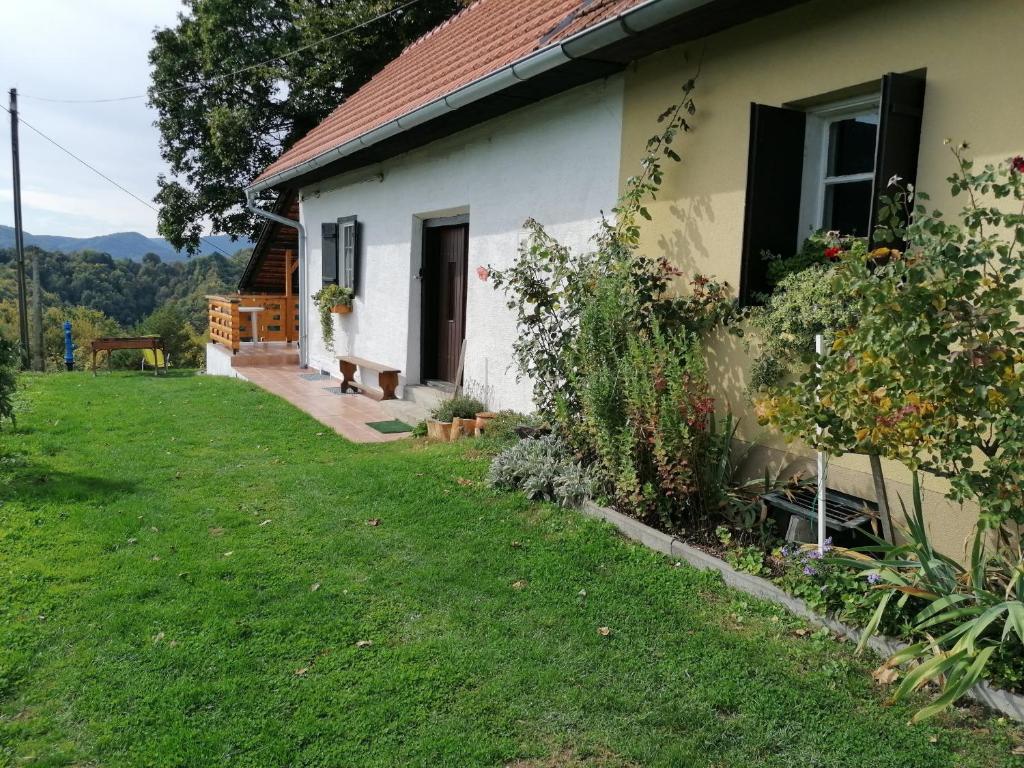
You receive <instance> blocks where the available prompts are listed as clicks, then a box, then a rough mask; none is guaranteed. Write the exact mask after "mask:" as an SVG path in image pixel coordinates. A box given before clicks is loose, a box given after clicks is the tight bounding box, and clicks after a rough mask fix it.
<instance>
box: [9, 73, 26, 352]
mask: <svg viewBox="0 0 1024 768" xmlns="http://www.w3.org/2000/svg"><path fill="white" fill-rule="evenodd" d="M11 162H12V163H13V165H14V247H15V250H16V252H17V259H18V326H19V330H20V331H21V364H22V367H23V368H28V360H29V344H28V290H27V288H26V286H25V233H24V232H23V231H22V228H21V162H20V161H19V158H18V89H17V88H11Z"/></svg>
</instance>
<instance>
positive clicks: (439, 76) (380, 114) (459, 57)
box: [256, 0, 642, 181]
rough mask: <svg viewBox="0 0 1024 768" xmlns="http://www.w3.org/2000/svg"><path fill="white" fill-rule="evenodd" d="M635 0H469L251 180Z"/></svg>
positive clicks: (358, 133)
mask: <svg viewBox="0 0 1024 768" xmlns="http://www.w3.org/2000/svg"><path fill="white" fill-rule="evenodd" d="M640 2H642V0H477V1H476V2H474V3H473V4H472V5H470V6H469V7H468V8H466V9H465V10H463V11H460V12H459V13H458V14H456V15H455V16H453V17H452V18H451V19H449V20H448V21H446V22H444V23H443V24H441V25H440V26H438V27H436V28H435V29H433V30H431V31H430V32H428V33H427V34H425V35H424V36H423V37H421V38H420V39H419V40H417V41H416V42H414V43H412V45H410V46H409V47H408V48H406V49H405V50H404V51H403V52H402V53H401V54H400V55H399V56H398V57H397V58H395V59H394V60H393V61H391V62H390V63H389V64H388V65H387V66H385V67H384V69H382V70H381V71H380V72H378V73H377V74H376V75H375V76H374V77H372V78H371V79H370V80H369V81H368V82H367V83H366V84H365V85H364V86H363V87H362V88H360V89H359V90H358V91H356V92H355V93H354V94H352V96H351V97H349V98H348V99H347V100H346V101H345V102H344V103H343V104H342V105H341V106H339V107H338V108H337V109H335V110H334V112H332V113H331V114H330V115H329V116H328V117H327V118H326V119H325V120H324V121H323V122H322V123H321V124H320V125H318V126H317V127H316V128H314V129H313V130H312V131H310V132H309V133H307V134H306V135H305V136H303V137H302V138H301V139H299V140H298V141H297V142H296V143H295V144H294V145H293V146H292V147H291V149H289V150H288V151H287V152H285V153H284V154H282V155H281V157H279V158H278V159H277V160H275V161H274V162H273V163H272V164H271V165H270V166H269V167H268V168H267V169H266V170H265V171H263V173H262V174H260V176H259V178H258V179H257V180H256V181H262V180H263V179H266V178H268V177H270V176H273V175H274V174H277V173H280V172H281V171H285V170H288V169H290V168H294V167H295V166H297V165H299V164H301V163H304V162H306V161H307V160H310V159H312V158H314V157H316V156H318V155H320V154H322V153H324V152H327V151H329V150H331V149H334V148H335V147H338V146H341V145H342V144H344V143H346V142H348V141H351V140H352V139H355V138H357V137H359V136H362V135H363V134H365V133H368V132H369V131H372V130H373V129H375V128H379V127H380V126H382V125H385V124H387V123H389V122H391V121H392V120H395V119H396V118H399V117H401V116H403V115H406V114H408V113H410V112H412V111H414V110H416V109H417V108H419V107H422V106H424V105H425V104H428V103H430V102H432V101H434V100H435V99H438V98H441V97H443V96H446V95H448V94H450V93H452V92H453V91H455V90H457V89H458V88H460V87H462V86H464V85H467V84H469V83H471V82H473V81H474V80H478V79H480V78H482V77H485V76H486V75H489V74H491V73H493V72H496V71H498V70H500V69H502V68H504V67H506V66H508V65H509V64H513V63H515V62H516V61H518V60H520V59H522V58H524V57H526V56H528V55H529V54H531V53H533V52H534V51H537V50H539V49H541V48H545V47H547V46H549V45H551V44H553V43H556V42H560V41H562V40H565V39H566V38H568V37H571V36H572V35H574V34H576V33H578V32H580V31H581V30H583V29H586V28H587V27H590V26H593V25H594V24H597V23H599V22H602V21H605V20H606V19H608V18H611V17H612V16H614V15H615V14H617V13H620V12H621V11H623V10H625V9H627V8H630V7H632V6H634V5H639V4H640Z"/></svg>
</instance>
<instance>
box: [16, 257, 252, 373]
mask: <svg viewBox="0 0 1024 768" xmlns="http://www.w3.org/2000/svg"><path fill="white" fill-rule="evenodd" d="M26 250H27V255H28V256H29V257H32V256H37V257H38V258H39V266H40V276H41V281H42V284H43V307H44V314H45V316H44V322H43V325H44V334H45V337H46V348H47V357H48V359H49V361H50V362H51V363H52V364H53V365H58V364H59V363H60V359H61V358H62V357H63V332H62V330H61V326H62V325H63V323H64V321H65V320H70V321H71V322H72V326H73V333H74V338H75V343H76V344H77V345H78V346H79V351H78V352H77V353H76V358H77V359H78V360H79V361H82V360H84V356H83V353H84V349H85V347H86V346H87V345H88V342H89V341H91V340H92V338H95V337H96V336H102V335H117V334H122V333H132V332H137V333H159V334H160V335H161V336H164V338H165V341H166V342H167V343H168V345H169V346H170V348H171V349H172V360H173V361H175V363H176V364H179V365H201V364H202V344H203V340H204V339H203V336H204V334H205V333H206V325H207V320H206V299H205V297H206V295H207V294H211V293H221V292H224V291H233V290H234V289H235V286H236V284H237V282H238V278H239V275H240V274H241V271H242V268H243V267H244V266H245V263H246V261H247V260H248V258H249V253H250V251H249V249H244V250H241V251H239V252H238V253H236V254H235V255H234V256H233V257H231V258H227V257H224V256H221V255H219V254H215V255H210V256H197V257H193V258H191V259H189V260H187V261H175V262H165V261H162V260H161V259H160V257H159V256H157V255H156V254H152V253H150V254H146V256H145V257H143V259H142V261H141V262H137V261H131V260H129V259H114V258H112V257H111V256H109V255H108V254H105V253H98V252H96V251H82V252H79V253H71V254H64V253H52V252H49V251H43V250H40V249H38V248H28V249H26ZM29 276H30V277H31V271H30V273H29ZM16 299H17V287H16V281H15V252H14V250H13V249H0V336H4V337H7V338H10V339H16V338H17V336H18V326H17V303H16ZM135 358H137V355H136V356H134V357H133V359H135ZM124 359H125V360H126V361H127V357H125V358H124Z"/></svg>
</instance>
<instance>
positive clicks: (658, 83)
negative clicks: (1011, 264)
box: [621, 0, 1024, 554]
mask: <svg viewBox="0 0 1024 768" xmlns="http://www.w3.org/2000/svg"><path fill="white" fill-rule="evenodd" d="M1022 28H1024V0H895V1H894V0H889V1H888V2H876V1H875V0H843V1H842V2H839V1H838V0H815V1H814V2H810V3H807V4H805V5H802V6H798V7H796V8H792V9H789V10H787V11H783V12H781V13H777V14H774V15H772V16H768V17H765V18H763V19H759V20H755V21H753V22H750V23H748V24H745V25H742V26H740V27H736V28H734V29H731V30H726V31H725V32H722V33H719V34H716V35H713V36H711V37H708V38H706V39H704V40H700V41H695V42H693V43H687V44H685V45H682V46H679V47H676V48H673V49H669V50H666V51H663V52H661V53H659V54H657V55H654V56H651V57H648V58H646V59H643V60H641V61H639V62H637V63H636V64H634V65H633V66H632V67H631V68H630V70H629V71H628V72H627V75H626V87H625V108H624V126H623V143H622V166H621V167H622V176H623V180H624V179H625V178H626V177H627V176H629V175H630V174H632V173H634V172H636V170H637V168H638V161H639V159H640V157H641V156H642V154H643V150H644V144H645V142H646V140H647V138H648V137H649V136H651V135H652V134H654V133H657V130H658V126H657V123H656V117H657V115H658V114H659V113H660V112H661V111H662V110H663V109H664V108H665V107H666V106H667V105H668V104H670V103H672V102H673V101H674V100H675V99H676V98H677V95H678V93H679V87H680V85H681V84H682V83H683V82H684V81H685V80H686V79H687V78H689V77H691V76H692V75H693V74H694V72H695V71H696V67H697V62H698V60H701V74H700V77H699V80H698V84H697V89H696V91H695V94H694V98H695V101H696V103H697V114H696V116H695V118H694V120H693V123H694V126H695V129H694V131H693V132H692V133H690V134H688V135H686V136H684V137H682V138H681V139H680V140H679V146H678V148H679V150H680V152H681V154H682V155H683V157H684V162H683V164H682V165H678V166H677V165H673V164H669V165H670V166H671V167H669V168H668V172H667V174H666V178H665V183H664V186H663V188H662V191H661V193H660V194H659V196H658V198H659V199H658V201H656V202H654V203H653V204H652V205H650V206H649V209H650V211H651V214H652V216H653V219H654V220H653V222H647V223H646V225H645V229H644V231H643V247H645V248H646V249H648V251H651V252H657V253H663V254H665V255H667V256H669V257H670V258H671V259H672V261H673V262H674V263H676V264H677V265H679V266H681V267H682V268H683V269H684V270H685V271H687V272H697V271H699V272H703V273H706V274H711V275H715V276H717V277H719V278H721V279H724V280H727V281H728V282H729V283H730V285H732V286H733V287H734V288H735V286H738V285H739V277H740V254H741V243H742V237H743V211H744V203H745V193H746V172H747V147H748V134H749V114H750V103H751V102H759V103H763V104H770V105H774V106H779V105H782V104H785V103H788V102H793V101H799V100H803V99H807V98H812V97H814V96H818V95H821V94H825V93H830V92H833V91H837V90H840V89H843V88H848V87H851V86H856V85H859V84H862V83H865V82H868V81H874V80H879V79H880V78H881V77H882V75H884V74H885V73H887V72H907V71H910V70H915V69H920V68H927V86H926V92H925V107H924V122H923V128H922V135H921V152H920V159H919V170H918V188H919V189H921V190H924V191H927V192H929V194H931V196H932V203H933V204H934V205H935V206H937V207H939V208H941V209H942V210H944V211H945V212H946V213H947V215H951V214H952V213H954V212H955V210H957V208H958V206H957V205H956V204H955V203H954V202H953V201H952V200H951V199H950V198H949V196H948V190H947V185H946V183H945V181H944V179H945V177H946V176H948V175H949V174H950V173H951V172H952V169H953V166H952V164H951V160H952V157H951V156H950V155H949V150H948V148H947V147H945V146H944V145H943V139H944V138H946V137H949V138H953V139H955V140H960V139H965V140H967V141H969V142H970V144H971V153H972V154H973V156H974V157H975V158H976V159H977V160H978V161H979V162H991V161H1000V160H1004V159H1006V158H1007V157H1009V156H1010V155H1014V154H1024V97H1022V96H1021V88H1022V86H1024V53H1022V50H1021V44H1020V35H1021V29H1022ZM709 362H710V370H711V377H712V380H713V383H714V386H715V389H716V394H717V396H718V398H719V403H720V405H721V406H722V407H723V408H724V407H725V406H726V404H727V405H728V407H729V408H731V409H732V411H733V412H734V413H737V414H740V415H741V417H742V422H741V437H743V438H744V439H745V440H749V441H751V442H755V443H758V444H760V445H763V446H765V449H760V450H759V451H758V452H757V454H758V459H757V462H760V463H763V461H765V460H770V461H772V462H773V463H775V464H786V463H788V462H790V461H792V460H794V459H797V455H803V456H806V455H807V450H806V448H799V447H795V446H788V447H787V446H785V444H784V443H783V442H782V441H781V440H779V439H778V438H777V436H774V435H772V434H771V433H769V432H766V431H765V430H762V429H761V428H759V427H758V426H757V424H756V421H755V419H754V417H753V414H752V413H751V409H750V406H749V402H748V399H747V396H746V394H745V391H746V379H745V374H746V370H747V368H748V356H747V353H746V351H745V349H744V342H743V341H741V340H737V339H735V338H732V337H728V338H725V337H723V338H720V339H718V340H717V341H716V342H715V343H714V344H713V345H712V348H711V350H710V361H709ZM786 450H788V451H789V453H788V454H785V455H784V453H783V451H786ZM797 461H798V463H799V461H800V460H799V459H797ZM755 463H756V462H755ZM885 474H886V478H887V480H888V481H889V483H888V488H889V496H890V501H891V502H892V504H893V505H894V506H896V507H898V502H897V494H899V495H902V496H903V497H904V498H909V494H908V488H907V486H906V485H905V482H906V480H907V477H908V476H907V473H906V472H905V471H904V470H903V468H902V467H900V466H898V465H893V464H888V463H887V464H886V465H885ZM829 485H830V486H831V487H836V488H839V489H842V490H847V491H850V492H853V493H857V494H858V495H861V496H864V497H867V498H874V493H873V491H872V486H871V482H870V476H869V474H868V462H867V459H866V458H865V457H858V456H848V457H842V458H840V459H833V460H832V463H831V469H830V482H829ZM926 490H927V491H928V493H927V494H926V497H927V501H928V504H929V514H930V518H929V519H930V520H931V528H932V533H933V536H934V537H935V538H936V541H937V543H938V544H939V545H940V547H942V548H943V549H944V550H946V551H947V552H949V553H950V554H958V553H960V552H962V550H963V543H964V540H965V538H966V536H967V535H968V534H969V532H970V528H971V526H972V524H973V522H974V518H973V513H971V512H970V511H968V510H960V509H959V508H956V507H954V506H953V505H951V504H949V503H948V502H946V501H945V500H944V499H943V497H942V493H943V492H944V490H945V486H944V485H943V483H942V482H941V481H940V480H938V479H936V478H926Z"/></svg>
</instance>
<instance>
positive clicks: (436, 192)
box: [301, 76, 622, 411]
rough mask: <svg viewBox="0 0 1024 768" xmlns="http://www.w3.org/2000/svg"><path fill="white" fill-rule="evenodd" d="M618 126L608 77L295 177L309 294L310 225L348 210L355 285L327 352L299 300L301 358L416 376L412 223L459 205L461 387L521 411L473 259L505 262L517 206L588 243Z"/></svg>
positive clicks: (512, 252)
mask: <svg viewBox="0 0 1024 768" xmlns="http://www.w3.org/2000/svg"><path fill="white" fill-rule="evenodd" d="M621 129H622V79H621V77H618V76H616V77H613V78H611V79H609V80H606V81H602V82H598V83H592V84H589V85H585V86H581V87H580V88H577V89H574V90H573V91H570V92H568V93H565V94H560V95H558V96H554V97H552V98H550V99H547V100H545V101H543V102H541V103H539V104H536V105H531V106H529V107H526V108H523V109H520V110H518V111H516V112H514V113H512V114H509V115H505V116H503V117H500V118H496V119H494V120H491V121H489V122H487V123H485V124H483V125H480V126H475V127H473V128H470V129H468V130H466V131H463V132H461V133H458V134H456V135H454V136H451V137H447V138H445V139H442V140H439V141H436V142H434V143H432V144H430V145H428V146H426V147H422V148H420V149H418V150H415V151H413V152H410V153H408V154H406V155H402V156H400V157H397V158H393V159H391V160H389V161H387V162H385V163H382V164H380V165H375V166H372V167H367V168H363V169H361V170H360V171H355V172H353V173H350V174H347V175H345V176H342V177H336V178H333V179H330V180H328V181H325V182H320V183H318V184H316V185H312V186H309V187H306V188H304V189H302V195H301V216H302V221H303V224H304V225H305V227H306V231H307V232H308V233H309V238H308V246H307V247H308V258H307V260H306V267H305V269H306V274H305V277H306V282H305V285H306V286H308V287H309V292H310V293H313V292H315V291H316V290H317V289H318V288H319V286H320V285H321V278H320V275H321V264H320V254H321V238H320V224H321V223H322V222H332V221H335V220H336V219H337V218H338V217H340V216H349V215H355V216H358V217H359V221H360V224H361V238H362V278H361V285H360V293H359V295H358V296H357V297H356V300H355V303H354V308H353V312H352V314H349V315H342V316H336V317H335V319H334V323H335V341H334V350H333V351H331V350H328V349H326V348H325V346H324V344H323V339H322V334H321V331H320V323H319V319H318V316H317V314H316V307H315V306H314V305H313V303H312V302H310V315H309V317H307V318H306V322H307V323H308V328H309V344H308V346H309V357H308V361H309V365H310V366H311V367H313V368H319V369H323V370H327V371H329V372H331V373H332V374H333V375H335V376H337V375H338V365H337V361H336V359H335V356H336V355H340V354H352V355H358V356H360V357H365V358H368V359H370V360H374V361H376V362H380V363H386V364H389V365H393V366H395V367H398V368H401V369H402V377H401V380H402V384H403V385H404V384H405V383H406V381H408V382H409V383H418V382H419V380H420V359H419V358H420V336H419V333H420V311H421V304H420V300H421V297H420V281H419V280H418V279H416V276H417V275H418V272H419V269H420V265H421V258H422V257H421V233H422V221H423V220H424V219H427V218H434V217H438V216H447V215H454V214H460V213H468V214H469V275H468V283H467V297H466V364H465V376H464V380H465V383H466V389H467V391H470V392H473V393H474V394H477V395H478V396H481V397H482V399H484V400H485V401H486V403H487V405H488V407H490V408H492V409H500V408H514V409H517V410H526V411H528V410H532V403H531V398H530V384H529V382H527V381H521V382H518V383H517V382H516V371H515V369H514V367H513V366H512V357H511V345H512V341H513V340H514V339H515V336H516V328H515V322H514V318H513V315H512V313H511V312H510V311H509V310H508V309H507V308H506V306H505V299H504V296H503V295H502V294H499V293H498V292H496V291H495V290H494V288H493V287H492V285H491V283H489V282H487V283H485V282H482V281H480V280H479V279H478V278H477V276H476V267H477V266H479V265H487V264H490V265H492V266H494V267H497V268H504V267H506V266H508V265H509V264H511V263H512V262H513V260H514V259H515V257H516V254H517V249H518V246H519V242H520V239H521V237H522V235H523V231H522V224H523V222H524V221H525V220H526V219H527V218H528V217H531V216H532V217H533V218H535V219H537V220H538V221H540V222H541V223H543V224H544V225H545V226H546V227H547V229H548V231H549V232H550V233H551V234H552V235H554V236H556V237H557V238H558V239H559V240H560V241H561V242H562V243H564V244H566V245H568V246H570V247H573V248H586V247H589V246H588V243H589V240H590V238H591V236H592V235H593V234H594V232H595V231H596V229H597V223H598V221H599V219H600V215H601V212H602V211H604V212H609V211H610V209H611V208H612V206H613V205H614V204H615V200H616V196H617V186H618V176H619V155H620V152H619V147H620V137H621ZM375 174H382V175H383V180H382V181H381V180H379V179H375V178H373V177H374V175H375ZM371 383H372V381H371Z"/></svg>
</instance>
